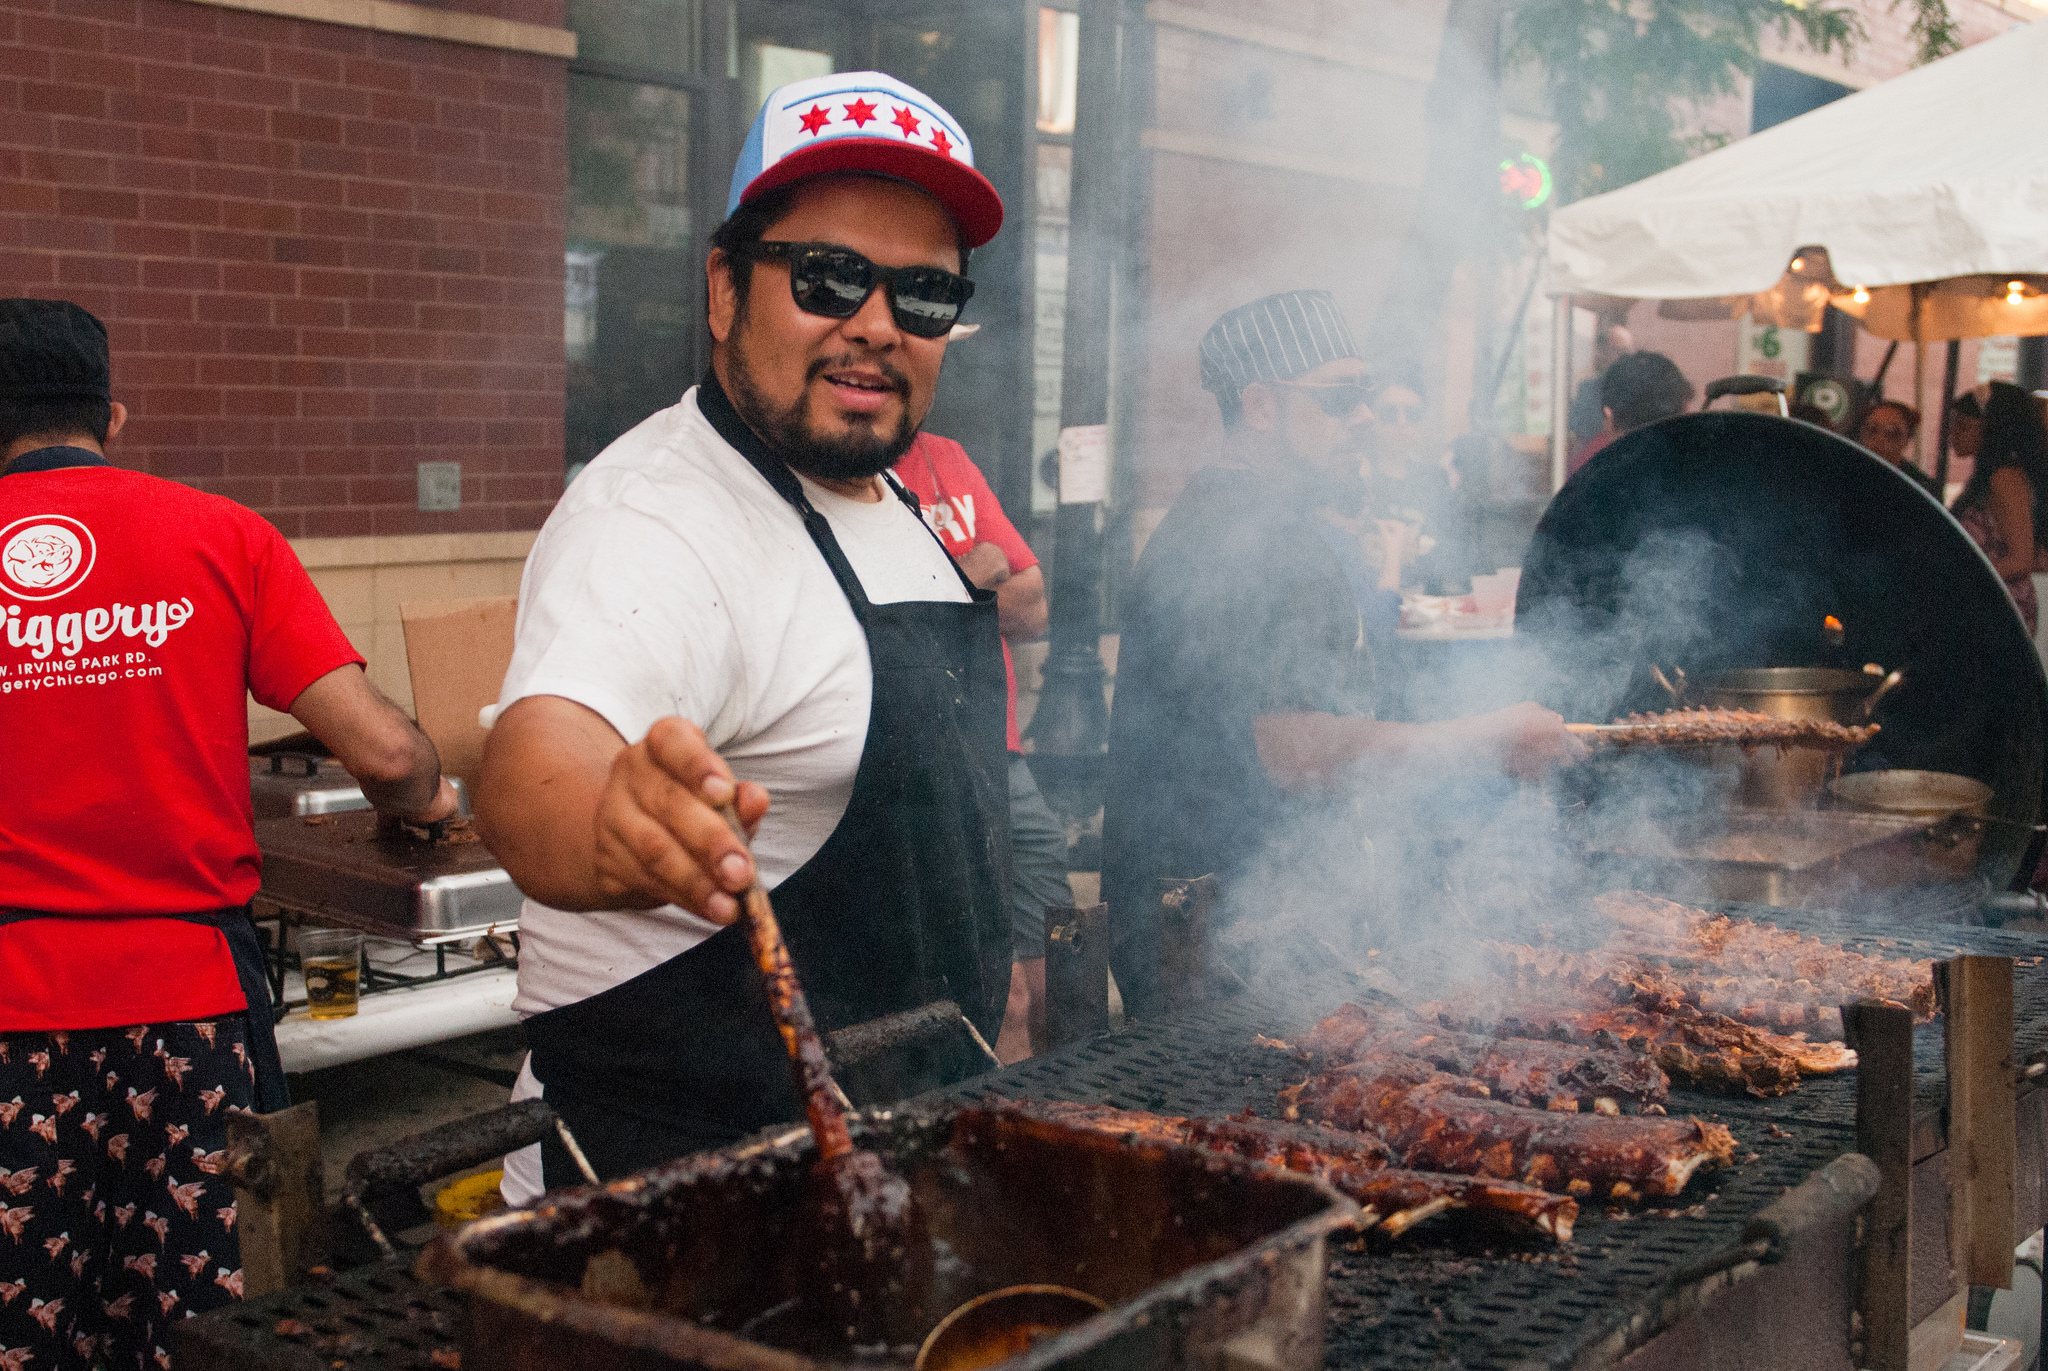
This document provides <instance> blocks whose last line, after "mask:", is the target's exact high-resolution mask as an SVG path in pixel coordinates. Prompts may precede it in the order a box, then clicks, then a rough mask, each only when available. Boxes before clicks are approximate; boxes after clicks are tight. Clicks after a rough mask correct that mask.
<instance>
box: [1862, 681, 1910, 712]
mask: <svg viewBox="0 0 2048 1371" xmlns="http://www.w3.org/2000/svg"><path fill="white" fill-rule="evenodd" d="M1905 678H1906V673H1905V672H1903V671H1897V670H1895V671H1893V672H1891V673H1890V674H1889V675H1887V676H1886V677H1885V678H1884V679H1883V680H1882V681H1880V682H1878V686H1877V689H1876V690H1873V691H1871V692H1870V694H1869V695H1867V696H1865V697H1864V700H1863V707H1862V708H1861V709H1859V710H1858V711H1857V714H1858V715H1859V717H1861V718H1863V719H1866V720H1867V719H1869V718H1870V716H1871V715H1873V714H1875V713H1877V702H1878V701H1879V700H1882V699H1883V698H1884V697H1885V696H1886V695H1888V694H1890V693H1891V691H1892V688H1893V687H1895V686H1896V685H1898V683H1899V682H1900V681H1903V680H1904V679H1905Z"/></svg>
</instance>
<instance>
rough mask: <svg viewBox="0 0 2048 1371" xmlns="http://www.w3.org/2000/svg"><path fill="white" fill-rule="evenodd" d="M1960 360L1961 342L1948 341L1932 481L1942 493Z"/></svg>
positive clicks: (1945, 476) (1945, 477)
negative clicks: (1939, 440) (1938, 442)
mask: <svg viewBox="0 0 2048 1371" xmlns="http://www.w3.org/2000/svg"><path fill="white" fill-rule="evenodd" d="M1962 360H1963V340H1962V339H1960V338H1951V339H1949V340H1948V365H1947V366H1945V367H1943V368H1942V376H1941V451H1940V453H1939V454H1937V455H1936V457H1935V459H1934V479H1935V481H1936V482H1937V483H1938V485H1939V488H1940V489H1942V490H1944V491H1946V490H1947V489H1948V452H1949V443H1950V441H1951V440H1952V439H1953V437H1954V435H1955V422H1956V369H1957V368H1958V367H1959V366H1961V365H1962ZM1942 498H1943V499H1946V498H1947V497H1946V496H1943V497H1942Z"/></svg>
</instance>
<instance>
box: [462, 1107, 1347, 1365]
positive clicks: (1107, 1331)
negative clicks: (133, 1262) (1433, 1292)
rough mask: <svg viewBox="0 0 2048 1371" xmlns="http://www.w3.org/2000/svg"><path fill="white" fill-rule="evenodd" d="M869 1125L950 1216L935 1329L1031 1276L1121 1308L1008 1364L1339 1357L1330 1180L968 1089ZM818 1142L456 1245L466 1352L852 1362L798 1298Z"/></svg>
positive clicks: (941, 1249)
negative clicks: (1331, 1275)
mask: <svg viewBox="0 0 2048 1371" xmlns="http://www.w3.org/2000/svg"><path fill="white" fill-rule="evenodd" d="M854 1140H855V1142H856V1144H857V1145H860V1146H864V1147H871V1148H874V1149H875V1150H877V1151H878V1152H880V1153H881V1154H882V1155H883V1156H884V1158H885V1159H886V1160H888V1161H889V1162H890V1163H891V1164H892V1165H893V1166H894V1167H895V1168H896V1169H897V1170H898V1171H900V1172H901V1173H902V1174H903V1175H904V1176H905V1177H906V1178H907V1179H908V1180H909V1181H910V1183H911V1186H912V1189H913V1192H914V1193H915V1195H916V1198H917V1202H918V1205H919V1207H920V1209H921V1210H922V1212H923V1213H924V1215H925V1217H926V1222H927V1224H928V1225H929V1227H930V1230H931V1233H932V1236H933V1239H934V1249H935V1251H936V1252H938V1253H939V1256H940V1260H939V1262H938V1264H937V1269H936V1273H935V1275H934V1278H933V1284H932V1287H931V1288H930V1289H929V1291H928V1292H926V1293H925V1294H924V1296H923V1297H922V1298H921V1300H920V1302H919V1308H920V1311H921V1312H920V1319H921V1322H922V1324H923V1325H924V1326H925V1327H929V1326H931V1325H933V1324H936V1323H937V1322H938V1320H939V1318H940V1317H942V1316H943V1315H944V1314H945V1313H947V1312H948V1311H949V1310H951V1309H952V1308H954V1307H955V1306H957V1305H959V1304H961V1303H964V1302H965V1301H966V1300H968V1299H970V1298H972V1297H973V1296H975V1295H979V1294H982V1293H984V1292H986V1291H989V1290H994V1289H998V1288H1001V1287H1004V1286H1009V1285H1016V1284H1022V1283H1041V1282H1043V1283H1052V1284H1058V1285H1066V1286H1071V1287H1073V1288H1075V1289H1079V1290H1082V1291H1085V1292H1087V1293H1089V1294H1092V1295H1095V1296H1097V1297H1098V1298H1100V1299H1102V1300H1104V1301H1105V1302H1106V1303H1107V1304H1108V1305H1109V1308H1108V1309H1107V1310H1106V1311H1105V1312H1104V1313H1102V1314H1099V1315H1097V1316H1096V1317H1094V1318H1092V1319H1089V1320H1088V1321H1087V1322H1085V1323H1083V1324H1080V1325H1078V1326H1076V1327H1075V1328H1072V1329H1070V1330H1068V1331H1066V1332H1065V1333H1062V1334H1060V1335H1058V1336H1056V1337H1054V1338H1052V1339H1049V1340H1047V1341H1045V1342H1043V1343H1041V1344H1039V1345H1038V1346H1037V1347H1035V1348H1034V1349H1032V1350H1031V1351H1030V1352H1028V1353H1025V1354H1023V1355H1021V1356H1019V1357H1016V1358H1013V1359H1011V1360H1010V1361H1008V1362H1005V1363H1004V1366H1005V1368H1008V1369H1009V1371H1041V1369H1042V1368H1052V1367H1100V1368H1104V1369H1105V1371H1107V1368H1112V1367H1114V1368H1119V1371H1153V1369H1155V1368H1156V1369H1157V1371H1165V1369H1166V1368H1172V1367H1189V1366H1198V1365H1200V1366H1207V1365H1215V1364H1221V1363H1219V1362H1218V1361H1217V1360H1216V1359H1217V1358H1219V1357H1222V1356H1224V1355H1225V1351H1226V1349H1227V1348H1229V1347H1231V1346H1237V1347H1241V1348H1245V1349H1253V1350H1255V1352H1256V1356H1257V1361H1256V1362H1255V1364H1259V1365H1266V1366H1270V1367H1271V1368H1273V1371H1312V1368H1314V1367H1317V1366H1320V1365H1321V1364H1322V1361H1323V1347H1322V1334H1323V1323H1324V1318H1323V1314H1324V1304H1323V1275H1324V1268H1325V1264H1326V1259H1325V1240H1326V1239H1327V1238H1328V1236H1329V1235H1330V1234H1332V1233H1333V1232H1337V1231H1340V1230H1344V1229H1347V1228H1350V1227H1351V1226H1352V1225H1353V1224H1354V1223H1355V1222H1356V1220H1357V1215H1358V1210H1357V1207H1356V1206H1355V1205H1353V1204H1352V1203H1351V1202H1350V1201H1349V1200H1346V1199H1343V1198H1342V1197H1341V1196H1339V1195H1337V1194H1336V1193H1335V1192H1334V1191H1331V1190H1330V1189H1328V1188H1327V1187H1326V1186H1324V1185H1322V1184H1321V1183H1320V1182H1315V1181H1311V1180H1309V1179H1307V1178H1306V1177H1301V1176H1294V1175H1289V1174H1285V1173H1278V1172H1273V1171H1270V1170H1267V1169H1266V1168H1263V1167H1260V1166H1257V1165H1253V1164H1248V1163H1245V1162H1243V1161H1242V1160H1240V1159H1236V1158H1228V1157H1221V1156H1217V1155H1215V1154H1211V1153H1206V1152H1203V1151H1201V1150H1199V1149H1195V1148H1187V1147H1180V1146H1172V1145H1165V1144H1156V1143H1151V1144H1139V1145H1131V1144H1126V1143H1124V1142H1122V1141H1120V1140H1117V1139H1112V1138H1108V1137H1105V1136H1103V1135H1101V1134H1097V1133H1092V1132H1089V1131H1087V1130H1080V1129H1072V1128H1068V1127H1066V1126H1064V1125H1059V1124H1055V1123H1050V1122H1046V1121H1043V1120H1039V1119H1035V1118H1031V1117H1028V1116H1026V1115H1022V1114H1018V1113H1014V1112H1009V1111H1000V1110H989V1109H982V1108H976V1107H972V1106H962V1105H960V1104H958V1103H953V1104H949V1105H945V1106H943V1107H939V1108H936V1109H927V1110H920V1111H917V1112H914V1113H906V1114H901V1115H897V1116H894V1117H891V1118H887V1119H882V1120H877V1121H870V1122H866V1123H863V1124H860V1125H859V1126H857V1127H856V1129H855V1138H854ZM814 1157H815V1151H814V1149H813V1147H812V1145H811V1142H810V1137H809V1133H808V1130H805V1129H801V1128H798V1129H792V1130H789V1131H788V1132H786V1133H784V1134H782V1135H779V1137H777V1138H772V1139H769V1140H764V1141H760V1142H756V1143H753V1144H750V1145H742V1146H741V1147H739V1148H736V1149H727V1150H725V1151H722V1152H714V1153H705V1154H701V1155H699V1156H696V1157H690V1158H685V1159H683V1160H681V1161H678V1162H674V1163H670V1164H669V1165H667V1166H664V1167H658V1168H656V1169H654V1170H652V1171H647V1172H642V1173H640V1174H639V1175H637V1176H635V1177H631V1178H628V1179H627V1180H625V1181H621V1182H618V1183H615V1184H613V1185H610V1186H607V1187H603V1188H594V1189H587V1190H577V1191H570V1192H563V1193H560V1194H557V1195H556V1196H554V1197H553V1198H552V1199H551V1200H550V1201H549V1202H548V1203H547V1204H544V1205H542V1206H541V1207H539V1208H537V1209H535V1210H531V1211H525V1212H515V1213H508V1214H501V1215H496V1216H493V1217H491V1218H487V1219H484V1220H481V1221H479V1222H478V1223H476V1224H473V1225H471V1226H470V1227H469V1228H467V1229H465V1230H463V1231H462V1232H461V1233H460V1234H457V1235H451V1236H449V1237H446V1238H443V1239H441V1240H439V1241H437V1242H436V1244H435V1245H434V1246H433V1247H431V1248H430V1249H429V1250H428V1253H427V1255H426V1257H425V1258H423V1260H422V1263H421V1271H422V1273H423V1274H425V1275H426V1276H428V1277H429V1278H430V1279H434V1280H439V1281H445V1282H448V1283H450V1284H452V1285H454V1286H456V1287H457V1288H459V1289H462V1290H466V1291H467V1292H468V1293H469V1294H470V1295H471V1297H472V1301H471V1321H472V1322H471V1333H470V1340H469V1343H468V1345H467V1350H466V1351H465V1355H464V1364H465V1365H475V1366H489V1367H492V1368H504V1371H526V1369H527V1368H533V1369H534V1371H538V1369H539V1368H543V1367H546V1368H561V1367H590V1368H593V1369H594V1371H597V1369H601V1371H619V1368H622V1367H632V1368H636V1371H637V1369H638V1368H643V1367H644V1368H649V1369H650V1371H652V1368H663V1371H668V1369H670V1368H697V1367H706V1368H709V1367H718V1368H727V1367H731V1368H747V1369H748V1371H755V1369H758V1371H770V1369H771V1368H774V1369H776V1371H799V1368H807V1367H813V1366H828V1365H841V1364H844V1363H846V1362H847V1361H849V1360H850V1356H849V1350H848V1349H847V1348H845V1346H844V1345H843V1342H842V1341H841V1340H838V1339H835V1338H833V1337H831V1336H830V1335H829V1334H828V1333H826V1332H824V1331H822V1330H820V1329H818V1328H815V1327H812V1326H808V1325H806V1324H805V1323H804V1322H803V1317H802V1315H801V1313H800V1312H797V1311H790V1312H778V1311H782V1310H784V1308H785V1306H786V1304H787V1302H789V1301H791V1300H792V1299H793V1298H794V1297H798V1296H800V1295H801V1294H802V1293H803V1291H804V1290H805V1289H806V1288H807V1286H808V1285H809V1283H810V1282H811V1281H812V1280H813V1279H814V1277H812V1276H811V1274H810V1272H811V1265H810V1263H811V1261H812V1260H814V1259H813V1258H812V1257H811V1255H810V1254H809V1253H808V1251H807V1249H806V1247H805V1244H804V1242H803V1235H802V1233H801V1231H800V1229H799V1219H800V1214H801V1207H802V1197H803V1193H804V1186H805V1182H806V1178H807V1176H808V1173H809V1170H810V1166H811V1164H812V1161H813V1160H814ZM867 1364H870V1365H871V1364H873V1363H872V1361H870V1362H869V1363H867ZM887 1364H901V1363H900V1361H899V1362H895V1363H887Z"/></svg>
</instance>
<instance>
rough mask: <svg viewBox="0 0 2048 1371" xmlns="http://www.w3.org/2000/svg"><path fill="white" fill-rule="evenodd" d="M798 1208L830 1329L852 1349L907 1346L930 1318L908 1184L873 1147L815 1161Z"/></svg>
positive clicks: (928, 1255) (927, 1277)
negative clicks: (842, 1334) (803, 1200)
mask: <svg viewBox="0 0 2048 1371" xmlns="http://www.w3.org/2000/svg"><path fill="white" fill-rule="evenodd" d="M809 1190H810V1193H809V1195H808V1196H807V1197H806V1201H807V1202H806V1204H805V1210H806V1215H807V1219H808V1224H807V1227H808V1228H809V1230H810V1231H809V1232H807V1233H806V1234H803V1235H801V1236H800V1239H799V1240H800V1241H808V1242H810V1243H813V1244H815V1251H816V1257H817V1275H818V1282H819V1283H818V1287H817V1288H818V1290H819V1292H820V1294H821V1295H822V1297H823V1303H824V1304H825V1306H826V1311H825V1312H826V1314H827V1316H828V1317H829V1318H830V1319H831V1320H832V1322H833V1326H834V1327H835V1328H843V1329H844V1330H845V1333H846V1338H847V1341H848V1342H850V1343H852V1344H853V1345H854V1347H855V1348H856V1349H860V1348H864V1347H866V1346H869V1345H872V1344H875V1343H888V1344H895V1345H901V1344H906V1343H908V1344H913V1345H914V1344H915V1343H916V1342H917V1340H918V1339H919V1338H921V1337H923V1336H924V1333H925V1330H926V1329H927V1328H928V1327H929V1326H930V1324H931V1322H932V1319H931V1317H929V1315H928V1314H927V1311H926V1310H925V1307H924V1306H925V1304H926V1303H927V1300H926V1296H927V1295H928V1294H929V1293H930V1290H931V1281H932V1270H933V1256H932V1243H931V1235H930V1234H929V1233H928V1232H927V1231H926V1228H925V1221H924V1214H923V1211H922V1210H920V1209H919V1207H918V1204H917V1201H916V1200H915V1199H914V1198H913V1197H912V1196H911V1193H910V1184H909V1182H907V1181H905V1180H904V1179H903V1178H902V1177H901V1176H899V1175H897V1174H896V1173H895V1172H893V1171H891V1170H890V1169H889V1168H888V1167H887V1165H885V1164H884V1163H883V1161H882V1159H881V1158H880V1157H879V1156H877V1155H876V1154H875V1153H873V1152H869V1151H866V1150H855V1151H849V1152H844V1153H841V1154H840V1155H838V1156H836V1157H827V1158H822V1159H820V1161H819V1162H818V1165H817V1166H816V1168H814V1169H813V1170H812V1172H811V1182H810V1187H809Z"/></svg>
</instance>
